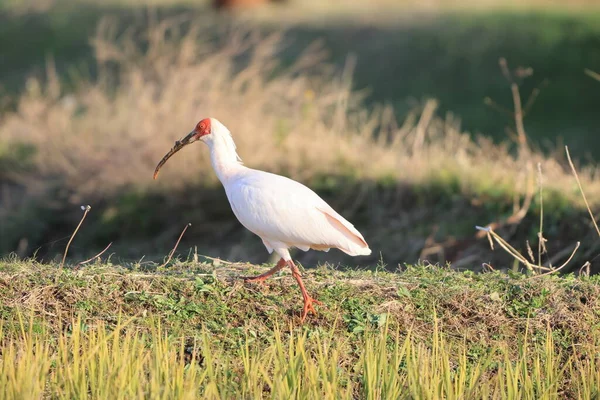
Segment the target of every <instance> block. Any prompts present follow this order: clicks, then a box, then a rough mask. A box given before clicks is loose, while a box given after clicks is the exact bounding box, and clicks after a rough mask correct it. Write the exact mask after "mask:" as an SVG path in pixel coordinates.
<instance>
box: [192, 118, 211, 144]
mask: <svg viewBox="0 0 600 400" xmlns="http://www.w3.org/2000/svg"><path fill="white" fill-rule="evenodd" d="M194 133H195V136H196V139H200V138H201V137H202V136H206V135H208V134H210V118H204V119H203V120H201V121H200V122H198V124H197V125H196V127H195V128H194Z"/></svg>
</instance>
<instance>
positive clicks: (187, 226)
mask: <svg viewBox="0 0 600 400" xmlns="http://www.w3.org/2000/svg"><path fill="white" fill-rule="evenodd" d="M190 226H192V224H191V223H189V222H188V224H187V225H186V226H185V228H183V231H181V235H179V239H177V242H176V243H175V247H173V250H171V252H170V253H169V256H168V257H167V261H165V262H164V264H163V265H161V266H160V267H158V268H163V267H164V266H165V265H167V264H168V263H169V261H171V258H173V254H175V251H176V250H177V246H179V242H180V241H181V238H182V237H183V234H184V233H185V231H187V228H189V227H190Z"/></svg>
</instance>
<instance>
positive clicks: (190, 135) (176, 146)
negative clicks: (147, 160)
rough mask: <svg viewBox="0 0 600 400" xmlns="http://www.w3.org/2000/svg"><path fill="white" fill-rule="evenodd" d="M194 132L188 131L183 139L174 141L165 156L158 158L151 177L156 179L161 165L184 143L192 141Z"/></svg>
mask: <svg viewBox="0 0 600 400" xmlns="http://www.w3.org/2000/svg"><path fill="white" fill-rule="evenodd" d="M194 134H195V132H194V131H192V132H190V133H188V135H187V136H186V137H184V138H183V139H180V140H178V141H176V142H175V146H173V148H172V149H171V150H170V151H169V152H168V153H167V154H165V156H164V157H163V158H162V160H160V162H159V163H158V165H157V166H156V169H155V170H154V176H153V179H156V177H157V176H158V171H159V170H160V169H161V168H162V166H163V165H165V163H166V162H167V160H168V159H169V158H171V156H173V154H175V153H177V152H178V151H179V150H181V149H183V148H184V147H185V146H186V145H188V144H190V143H193V142H192V137H194Z"/></svg>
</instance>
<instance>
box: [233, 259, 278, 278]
mask: <svg viewBox="0 0 600 400" xmlns="http://www.w3.org/2000/svg"><path fill="white" fill-rule="evenodd" d="M285 265H286V262H285V260H284V259H283V258H280V259H279V261H278V262H277V265H276V266H274V267H273V268H271V269H270V270H268V271H267V272H265V273H264V274H260V275H257V276H245V277H242V279H243V280H244V281H245V282H259V283H260V282H263V281H264V280H265V279H267V278H268V277H270V276H271V275H273V274H274V273H276V272H278V271H279V270H280V269H281V268H283V267H285Z"/></svg>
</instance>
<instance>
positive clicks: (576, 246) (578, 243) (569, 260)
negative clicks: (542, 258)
mask: <svg viewBox="0 0 600 400" xmlns="http://www.w3.org/2000/svg"><path fill="white" fill-rule="evenodd" d="M580 245H581V243H580V242H577V244H576V245H575V248H574V249H573V252H572V253H571V255H570V256H569V258H568V259H567V261H565V262H564V263H563V264H562V265H561V266H560V267H558V268H555V269H552V270H550V271H548V272H545V273H543V274H540V275H536V276H530V277H529V279H533V278H539V277H540V276H546V275H550V274H553V273H555V272H558V271H560V270H561V269H563V268H564V267H566V266H567V265H568V264H569V263H570V262H571V260H572V259H573V257H574V256H575V253H576V252H577V249H579V246H580Z"/></svg>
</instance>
